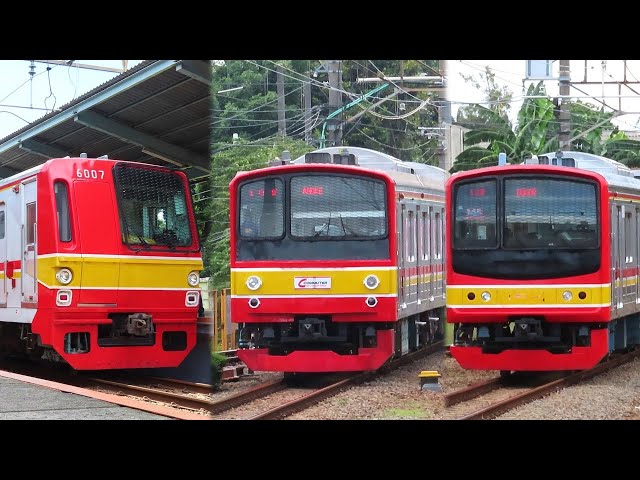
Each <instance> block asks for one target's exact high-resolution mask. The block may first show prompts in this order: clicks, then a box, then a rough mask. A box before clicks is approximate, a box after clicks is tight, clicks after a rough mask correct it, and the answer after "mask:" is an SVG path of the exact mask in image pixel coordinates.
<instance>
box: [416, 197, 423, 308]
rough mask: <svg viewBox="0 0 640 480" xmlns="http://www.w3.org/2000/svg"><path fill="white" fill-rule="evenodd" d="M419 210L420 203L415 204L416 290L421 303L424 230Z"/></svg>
mask: <svg viewBox="0 0 640 480" xmlns="http://www.w3.org/2000/svg"><path fill="white" fill-rule="evenodd" d="M421 213H422V212H420V205H417V206H416V232H415V234H416V236H415V240H414V241H415V243H416V275H417V280H416V281H417V284H416V285H417V291H418V304H421V303H422V299H424V277H423V276H422V273H423V272H422V268H423V263H424V260H423V258H422V256H423V252H424V245H423V243H422V239H423V234H422V231H423V230H424V224H423V223H422V216H421Z"/></svg>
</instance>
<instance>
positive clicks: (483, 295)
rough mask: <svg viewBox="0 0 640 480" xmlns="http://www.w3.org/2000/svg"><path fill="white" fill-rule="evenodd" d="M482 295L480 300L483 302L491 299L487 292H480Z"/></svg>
mask: <svg viewBox="0 0 640 480" xmlns="http://www.w3.org/2000/svg"><path fill="white" fill-rule="evenodd" d="M480 296H481V297H482V300H483V301H485V302H488V301H489V300H491V294H490V293H489V292H482V295H480Z"/></svg>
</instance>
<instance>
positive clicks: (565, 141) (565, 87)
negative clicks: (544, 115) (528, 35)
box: [558, 60, 571, 150]
mask: <svg viewBox="0 0 640 480" xmlns="http://www.w3.org/2000/svg"><path fill="white" fill-rule="evenodd" d="M559 65H560V70H559V74H558V83H559V91H558V93H559V98H558V102H559V107H560V112H559V115H558V122H559V124H560V136H559V138H558V140H559V142H560V150H570V149H571V142H570V141H569V137H570V136H571V113H570V112H569V95H570V93H571V92H570V91H571V71H570V61H569V60H560V61H559Z"/></svg>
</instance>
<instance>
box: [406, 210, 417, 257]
mask: <svg viewBox="0 0 640 480" xmlns="http://www.w3.org/2000/svg"><path fill="white" fill-rule="evenodd" d="M414 220H415V216H414V214H413V211H411V210H409V230H408V232H407V233H408V237H409V238H408V239H407V240H408V243H409V249H408V250H407V260H409V261H410V262H415V260H416V235H415V228H416V224H415V221H414Z"/></svg>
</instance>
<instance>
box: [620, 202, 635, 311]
mask: <svg viewBox="0 0 640 480" xmlns="http://www.w3.org/2000/svg"><path fill="white" fill-rule="evenodd" d="M624 210H625V211H624V239H623V240H624V270H623V286H622V292H623V293H622V294H623V303H624V304H625V305H628V304H631V303H634V302H635V286H634V283H635V282H634V280H635V275H636V273H635V268H634V263H635V260H636V257H637V254H636V250H635V247H634V245H635V242H634V237H633V226H632V222H633V212H632V210H631V208H629V207H628V206H627V207H626V208H625V209H624Z"/></svg>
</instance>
